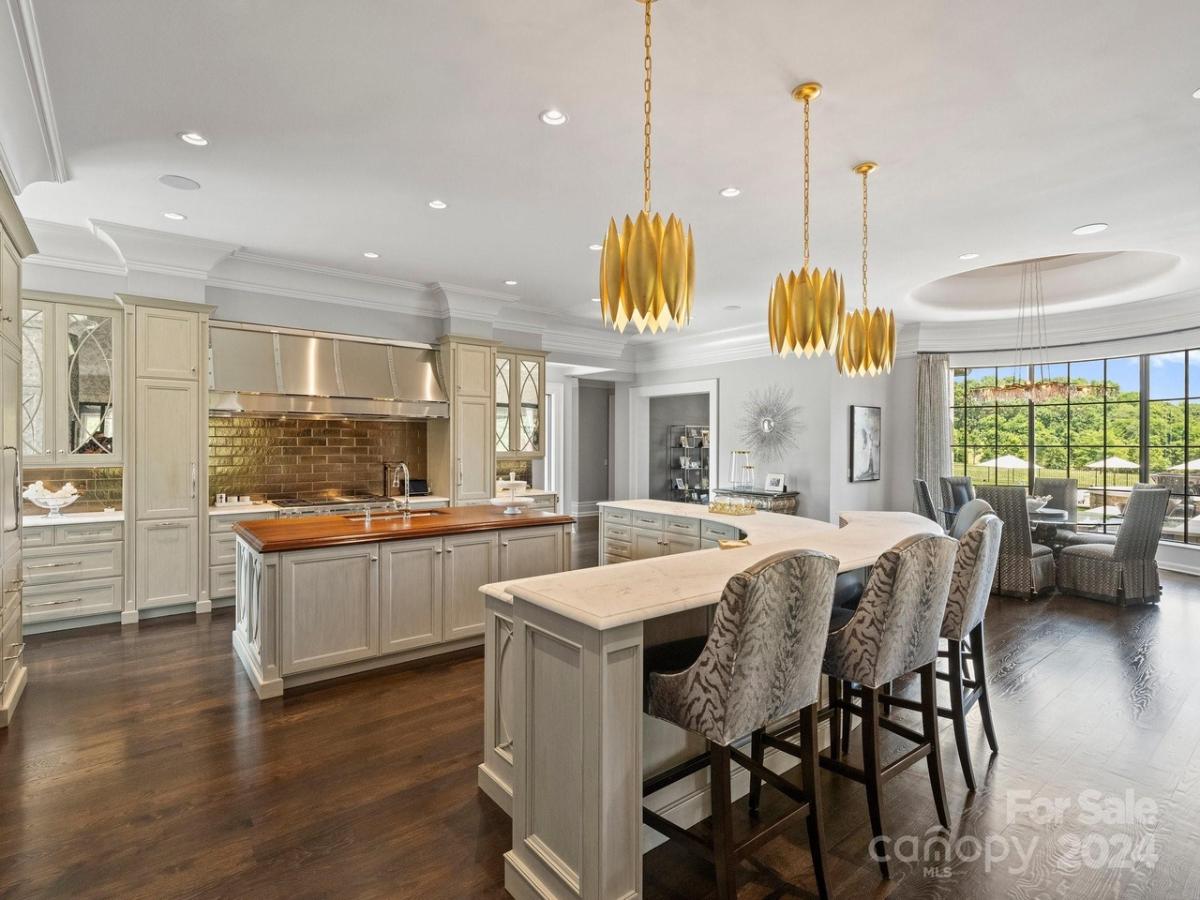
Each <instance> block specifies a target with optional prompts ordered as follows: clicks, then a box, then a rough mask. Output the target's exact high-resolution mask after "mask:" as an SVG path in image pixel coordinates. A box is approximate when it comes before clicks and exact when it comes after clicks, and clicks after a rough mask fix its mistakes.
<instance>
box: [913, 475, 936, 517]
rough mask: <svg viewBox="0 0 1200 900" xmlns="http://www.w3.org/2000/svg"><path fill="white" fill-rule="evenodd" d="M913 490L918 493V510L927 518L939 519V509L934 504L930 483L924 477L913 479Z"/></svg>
mask: <svg viewBox="0 0 1200 900" xmlns="http://www.w3.org/2000/svg"><path fill="white" fill-rule="evenodd" d="M913 490H914V491H915V492H916V495H917V512H919V513H920V514H921V515H923V516H924V517H925V518H927V519H933V521H935V522H937V521H938V514H937V509H936V508H935V507H934V505H933V494H931V493H930V492H929V484H928V482H926V481H925V479H924V478H914V479H913Z"/></svg>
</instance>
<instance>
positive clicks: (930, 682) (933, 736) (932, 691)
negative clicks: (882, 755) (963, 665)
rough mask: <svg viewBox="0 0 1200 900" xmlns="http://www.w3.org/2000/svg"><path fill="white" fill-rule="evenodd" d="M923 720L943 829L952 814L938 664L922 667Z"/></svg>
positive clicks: (934, 795)
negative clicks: (940, 722)
mask: <svg viewBox="0 0 1200 900" xmlns="http://www.w3.org/2000/svg"><path fill="white" fill-rule="evenodd" d="M921 719H922V725H923V729H922V730H923V731H924V732H925V739H926V740H928V741H929V755H928V756H927V757H925V761H926V762H927V763H928V764H929V784H930V786H931V787H932V788H933V802H934V804H935V805H936V806H937V814H938V821H939V822H941V823H942V827H943V828H947V829H948V828H949V827H950V814H949V813H948V812H947V810H946V785H945V783H944V782H943V780H942V746H941V741H939V740H938V712H937V663H930V664H929V665H927V666H922V667H921Z"/></svg>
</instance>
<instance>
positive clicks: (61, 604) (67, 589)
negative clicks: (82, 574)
mask: <svg viewBox="0 0 1200 900" xmlns="http://www.w3.org/2000/svg"><path fill="white" fill-rule="evenodd" d="M123 584H124V582H123V581H122V580H121V579H120V578H110V579H107V580H104V581H81V582H79V583H78V584H53V585H47V586H44V587H32V588H26V589H25V621H26V622H28V623H30V624H32V623H34V622H52V621H54V620H56V619H74V618H78V617H80V616H97V615H101V614H103V613H114V612H120V611H121V599H122V597H123V596H124V594H125V592H124V591H123V590H122V587H123Z"/></svg>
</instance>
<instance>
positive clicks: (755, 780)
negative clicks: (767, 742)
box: [748, 728, 763, 813]
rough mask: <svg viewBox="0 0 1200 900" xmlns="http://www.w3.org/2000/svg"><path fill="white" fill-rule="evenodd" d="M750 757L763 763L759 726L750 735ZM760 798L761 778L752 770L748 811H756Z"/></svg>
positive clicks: (761, 733)
mask: <svg viewBox="0 0 1200 900" xmlns="http://www.w3.org/2000/svg"><path fill="white" fill-rule="evenodd" d="M750 758H751V759H752V760H754V761H755V762H756V763H758V764H759V765H760V766H761V765H762V764H763V730H762V729H761V728H760V729H758V731H756V732H754V733H753V734H751V735H750ZM761 798H762V779H761V778H759V777H758V776H757V775H755V774H754V772H753V771H752V772H751V773H750V798H749V800H748V803H749V806H750V812H752V813H756V812H758V803H759V800H760V799H761Z"/></svg>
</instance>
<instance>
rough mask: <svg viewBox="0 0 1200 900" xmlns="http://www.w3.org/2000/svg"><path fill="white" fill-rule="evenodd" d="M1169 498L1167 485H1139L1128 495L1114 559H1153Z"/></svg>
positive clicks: (1114, 549)
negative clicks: (1164, 486) (1160, 486)
mask: <svg viewBox="0 0 1200 900" xmlns="http://www.w3.org/2000/svg"><path fill="white" fill-rule="evenodd" d="M1170 501H1171V492H1170V491H1168V490H1167V489H1166V488H1151V487H1147V488H1139V489H1138V490H1135V491H1133V492H1132V493H1131V494H1130V495H1129V503H1128V504H1126V506H1125V518H1124V521H1122V522H1121V527H1120V529H1119V530H1118V531H1117V544H1116V546H1115V547H1113V559H1122V560H1139V559H1140V560H1150V559H1154V557H1155V556H1156V555H1157V554H1158V541H1159V538H1161V537H1162V530H1163V517H1164V516H1166V514H1167V505H1168V504H1169V503H1170Z"/></svg>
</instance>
